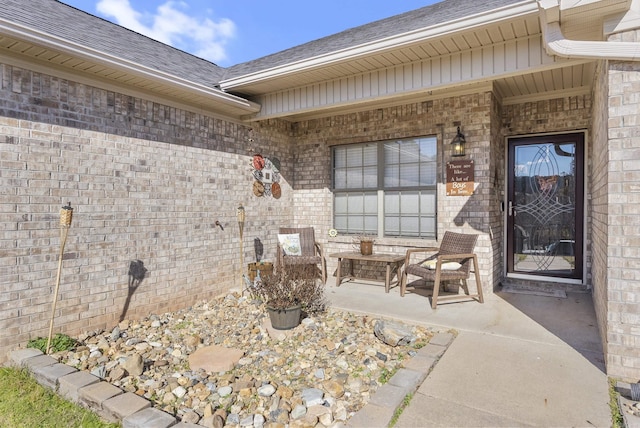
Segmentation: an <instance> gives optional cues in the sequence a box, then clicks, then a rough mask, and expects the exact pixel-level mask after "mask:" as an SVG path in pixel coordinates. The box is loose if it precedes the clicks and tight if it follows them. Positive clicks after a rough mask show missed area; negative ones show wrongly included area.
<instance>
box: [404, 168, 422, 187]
mask: <svg viewBox="0 0 640 428" xmlns="http://www.w3.org/2000/svg"><path fill="white" fill-rule="evenodd" d="M400 176H401V177H400V186H402V187H414V186H419V185H420V166H419V165H418V164H417V163H412V164H405V165H402V167H401V170H400Z"/></svg>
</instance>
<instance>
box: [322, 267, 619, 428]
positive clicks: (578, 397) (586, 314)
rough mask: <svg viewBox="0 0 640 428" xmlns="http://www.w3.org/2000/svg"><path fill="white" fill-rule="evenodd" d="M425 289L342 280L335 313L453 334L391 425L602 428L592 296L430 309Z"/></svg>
mask: <svg viewBox="0 0 640 428" xmlns="http://www.w3.org/2000/svg"><path fill="white" fill-rule="evenodd" d="M430 293H431V290H430V289H428V288H416V289H412V288H409V289H408V292H407V294H406V295H405V297H400V293H399V288H398V287H395V288H392V289H391V292H390V293H388V294H386V293H385V292H384V286H383V285H380V284H377V283H372V282H367V281H358V282H355V281H354V282H347V283H343V284H342V285H341V286H340V287H335V282H333V281H332V278H331V277H330V278H329V280H328V282H327V295H328V297H329V299H330V300H331V302H332V305H333V307H336V308H340V309H344V310H349V311H353V312H359V313H367V314H375V315H378V316H383V317H389V318H394V319H398V320H404V321H407V322H411V323H418V324H422V325H427V326H432V327H437V328H440V329H444V330H448V329H453V330H455V331H457V333H458V335H457V337H456V339H455V340H454V341H453V343H452V344H451V345H450V346H449V348H448V349H447V351H446V352H445V353H444V355H443V356H442V358H441V359H440V360H439V362H438V363H437V364H436V365H435V368H434V369H433V371H432V372H431V373H430V374H429V376H428V377H427V378H426V380H425V381H424V382H423V383H422V385H421V386H420V387H419V388H418V390H417V391H416V393H415V394H414V396H413V398H412V400H411V403H410V405H409V406H408V408H406V409H405V410H404V412H403V413H402V415H401V416H400V418H399V420H398V422H397V424H396V426H398V427H432V426H443V427H444V426H448V427H452V426H457V427H463V426H466V427H469V426H487V427H488V426H555V427H569V426H571V427H579V426H590V427H593V426H598V427H609V426H610V425H611V415H610V410H609V407H608V401H609V396H608V382H607V376H606V375H605V373H604V359H603V352H602V346H601V342H600V338H599V333H598V329H597V323H596V318H595V312H594V308H593V302H592V299H591V295H590V294H588V293H567V298H558V297H548V296H540V295H532V294H516V293H506V292H501V291H499V292H497V293H495V294H491V295H488V296H486V297H485V303H484V304H480V303H478V302H476V301H469V302H462V303H446V304H442V305H438V308H437V309H436V310H432V309H431V307H430V299H429V296H430Z"/></svg>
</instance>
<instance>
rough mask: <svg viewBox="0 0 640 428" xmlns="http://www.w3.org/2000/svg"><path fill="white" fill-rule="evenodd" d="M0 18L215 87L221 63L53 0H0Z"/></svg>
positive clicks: (221, 70)
mask: <svg viewBox="0 0 640 428" xmlns="http://www.w3.org/2000/svg"><path fill="white" fill-rule="evenodd" d="M0 19H5V20H8V21H11V22H14V23H18V24H21V25H24V26H26V27H29V28H31V29H36V30H38V31H41V32H44V33H47V34H49V35H52V36H56V37H60V38H62V39H66V40H68V41H71V42H74V43H77V44H79V45H82V46H87V47H90V48H92V49H94V50H97V51H100V52H103V53H106V54H109V55H113V56H115V57H119V58H122V59H125V60H129V61H133V62H135V63H138V64H140V65H143V66H146V67H149V68H152V69H156V70H159V71H162V72H165V73H169V74H171V75H174V76H180V77H186V78H188V79H189V80H192V81H194V82H198V83H200V84H203V85H207V86H210V87H214V86H215V85H216V84H217V83H218V82H219V80H220V78H221V76H222V75H223V73H224V69H223V68H222V67H219V66H217V65H216V64H213V63H211V62H209V61H206V60H204V59H201V58H198V57H196V56H193V55H191V54H189V53H186V52H183V51H181V50H179V49H176V48H173V47H171V46H168V45H166V44H164V43H161V42H158V41H155V40H153V39H150V38H148V37H146V36H143V35H141V34H139V33H136V32H135V31H131V30H128V29H126V28H124V27H121V26H119V25H116V24H113V23H111V22H109V21H107V20H104V19H102V18H98V17H96V16H94V15H91V14H89V13H86V12H83V11H81V10H79V9H76V8H74V7H72V6H68V5H66V4H64V3H60V2H59V1H56V0H0Z"/></svg>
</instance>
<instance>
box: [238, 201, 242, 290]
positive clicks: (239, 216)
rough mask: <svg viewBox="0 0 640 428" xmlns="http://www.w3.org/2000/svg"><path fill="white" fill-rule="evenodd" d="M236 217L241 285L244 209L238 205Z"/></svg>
mask: <svg viewBox="0 0 640 428" xmlns="http://www.w3.org/2000/svg"><path fill="white" fill-rule="evenodd" d="M237 216H238V228H239V229H240V284H241V285H242V269H243V266H244V243H243V238H242V236H243V233H244V207H243V206H242V205H240V206H239V207H238V211H237Z"/></svg>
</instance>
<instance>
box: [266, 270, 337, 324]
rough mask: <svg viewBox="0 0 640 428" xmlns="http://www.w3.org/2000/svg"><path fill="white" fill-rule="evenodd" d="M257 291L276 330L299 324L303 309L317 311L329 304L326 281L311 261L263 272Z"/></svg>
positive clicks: (322, 309)
mask: <svg viewBox="0 0 640 428" xmlns="http://www.w3.org/2000/svg"><path fill="white" fill-rule="evenodd" d="M254 292H255V294H256V295H257V296H258V297H259V298H261V299H262V300H263V301H264V303H265V307H266V309H267V312H268V313H269V318H270V319H271V325H272V327H273V328H275V329H277V330H289V329H292V328H294V327H296V326H297V325H298V324H300V319H301V316H302V312H303V311H304V312H305V313H315V312H321V311H324V310H325V308H326V302H325V300H324V284H323V283H322V281H321V280H320V279H319V278H318V275H317V272H316V268H315V266H311V265H300V266H288V267H287V268H286V269H285V268H283V267H279V268H278V269H276V270H275V271H274V272H273V273H270V274H267V275H263V276H262V277H261V278H260V281H258V282H257V283H256V284H255V287H254Z"/></svg>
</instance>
